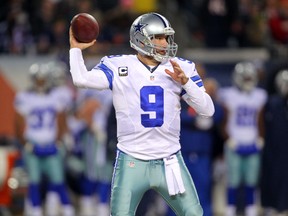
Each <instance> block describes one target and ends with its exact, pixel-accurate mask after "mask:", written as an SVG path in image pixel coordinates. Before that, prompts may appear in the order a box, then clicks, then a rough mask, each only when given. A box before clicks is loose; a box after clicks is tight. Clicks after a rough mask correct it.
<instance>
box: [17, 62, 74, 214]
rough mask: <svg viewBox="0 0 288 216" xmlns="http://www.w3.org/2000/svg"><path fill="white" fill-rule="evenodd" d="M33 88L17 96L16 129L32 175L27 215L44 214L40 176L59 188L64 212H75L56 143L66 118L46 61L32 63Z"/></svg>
mask: <svg viewBox="0 0 288 216" xmlns="http://www.w3.org/2000/svg"><path fill="white" fill-rule="evenodd" d="M29 73H30V78H31V81H32V86H31V89H29V90H25V91H21V92H19V93H17V95H16V98H15V109H16V133H17V138H18V140H19V141H20V142H21V143H23V145H24V152H23V154H24V161H25V166H26V169H27V172H28V175H29V187H28V195H27V196H28V198H27V200H28V201H29V203H30V208H29V209H28V210H27V212H26V214H27V216H41V215H43V213H42V212H43V211H42V208H41V205H42V200H41V177H42V176H43V175H45V176H46V177H48V179H49V182H50V184H51V188H52V190H53V191H57V193H58V194H59V197H60V200H61V204H62V214H63V215H64V216H70V215H74V209H73V208H72V206H71V205H70V199H69V197H68V193H67V190H66V186H65V179H64V171H63V161H62V156H61V154H60V153H59V148H58V146H57V144H58V143H59V142H58V141H59V140H61V139H62V136H63V134H64V133H65V131H66V119H65V113H64V112H63V109H62V105H61V103H60V102H59V100H55V97H54V96H53V95H52V94H51V91H50V88H51V83H50V79H49V78H50V77H49V70H47V67H46V65H39V64H33V65H31V67H30V69H29Z"/></svg>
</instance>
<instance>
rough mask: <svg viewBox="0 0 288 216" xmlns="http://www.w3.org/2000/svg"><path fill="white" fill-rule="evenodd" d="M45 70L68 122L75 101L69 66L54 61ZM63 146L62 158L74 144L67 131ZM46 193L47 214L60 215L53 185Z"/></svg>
mask: <svg viewBox="0 0 288 216" xmlns="http://www.w3.org/2000/svg"><path fill="white" fill-rule="evenodd" d="M43 67H44V68H45V70H47V73H48V76H49V81H50V85H51V86H50V94H51V95H52V97H54V98H55V100H57V101H58V103H59V105H60V110H61V111H62V112H63V113H64V115H65V119H66V121H67V118H68V114H69V111H70V110H71V107H72V102H73V100H74V91H73V88H72V86H71V85H69V79H68V78H69V77H68V76H67V72H68V67H67V65H66V64H65V63H64V62H62V61H59V60H53V61H50V62H48V63H45V64H43ZM62 144H64V145H61V146H59V147H60V149H59V150H60V152H61V156H62V157H64V156H65V154H66V153H67V152H66V151H67V150H69V149H71V148H72V146H73V144H74V142H73V138H72V137H71V135H70V132H69V131H68V130H67V131H66V132H65V133H64V134H63V135H62ZM44 193H45V212H46V213H47V214H48V215H57V214H59V211H60V208H61V206H60V205H59V204H60V202H59V194H58V192H57V191H55V190H54V189H53V185H51V184H49V185H48V187H47V191H46V192H44Z"/></svg>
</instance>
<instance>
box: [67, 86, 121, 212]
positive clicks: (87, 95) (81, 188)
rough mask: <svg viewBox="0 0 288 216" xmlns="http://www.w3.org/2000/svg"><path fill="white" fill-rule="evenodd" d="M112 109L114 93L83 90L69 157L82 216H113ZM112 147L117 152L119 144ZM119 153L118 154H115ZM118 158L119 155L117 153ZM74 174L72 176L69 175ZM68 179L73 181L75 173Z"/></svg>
mask: <svg viewBox="0 0 288 216" xmlns="http://www.w3.org/2000/svg"><path fill="white" fill-rule="evenodd" d="M111 107H112V95H111V92H110V91H107V90H103V91H93V90H89V89H79V90H78V91H77V94H76V105H75V110H74V115H70V116H69V119H68V127H69V129H70V132H71V133H72V134H73V137H74V142H75V144H74V147H73V149H72V151H71V152H70V153H69V156H68V160H67V162H68V164H67V165H68V172H69V170H74V171H75V166H77V164H78V167H79V168H80V169H78V171H77V173H75V172H73V171H72V173H74V174H76V175H74V176H73V179H74V189H76V190H77V193H78V195H79V214H80V215H81V216H94V215H95V216H96V215H103V216H108V215H109V197H110V196H109V195H110V182H111V178H112V170H113V166H112V160H111V159H110V160H109V158H114V156H115V155H113V157H108V160H107V156H106V155H107V141H108V140H107V121H108V117H109V115H110V110H111ZM112 145H114V146H115V148H116V143H113V144H112ZM115 151H116V150H115ZM114 154H115V153H114ZM69 173H70V174H69ZM69 173H68V175H69V176H70V177H69V179H71V172H69Z"/></svg>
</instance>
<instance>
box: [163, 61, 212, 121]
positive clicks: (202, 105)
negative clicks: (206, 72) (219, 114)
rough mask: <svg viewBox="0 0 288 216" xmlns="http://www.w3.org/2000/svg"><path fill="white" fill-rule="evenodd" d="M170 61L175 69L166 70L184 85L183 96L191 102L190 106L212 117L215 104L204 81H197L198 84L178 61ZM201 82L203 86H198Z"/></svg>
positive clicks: (199, 112)
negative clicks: (205, 87)
mask: <svg viewBox="0 0 288 216" xmlns="http://www.w3.org/2000/svg"><path fill="white" fill-rule="evenodd" d="M170 63H171V65H172V67H173V71H170V70H168V69H166V70H165V72H166V73H167V74H168V75H169V76H170V77H171V78H172V79H173V80H175V81H176V82H178V83H180V84H181V85H182V87H183V89H184V91H185V94H183V96H182V98H183V99H184V100H185V101H186V102H187V103H188V104H189V106H191V107H192V108H193V109H195V111H196V112H197V113H198V114H199V115H202V116H207V117H211V116H212V115H213V114H214V111H215V109H214V104H213V101H212V99H211V97H210V96H209V95H208V94H207V93H206V92H205V89H204V86H203V82H202V81H201V82H197V84H196V82H194V81H193V80H192V79H191V78H189V77H188V76H187V75H186V73H185V72H184V71H183V69H182V68H181V66H180V65H179V64H178V63H177V62H176V61H173V60H170ZM195 70H196V69H195ZM197 75H198V73H197ZM198 76H199V75H198ZM199 78H200V76H199ZM200 79H201V78H200ZM199 83H202V84H201V86H198V85H199Z"/></svg>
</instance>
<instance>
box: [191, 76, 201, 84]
mask: <svg viewBox="0 0 288 216" xmlns="http://www.w3.org/2000/svg"><path fill="white" fill-rule="evenodd" d="M190 79H191V80H192V81H194V82H197V81H199V80H201V77H200V76H199V75H195V76H193V77H190Z"/></svg>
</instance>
